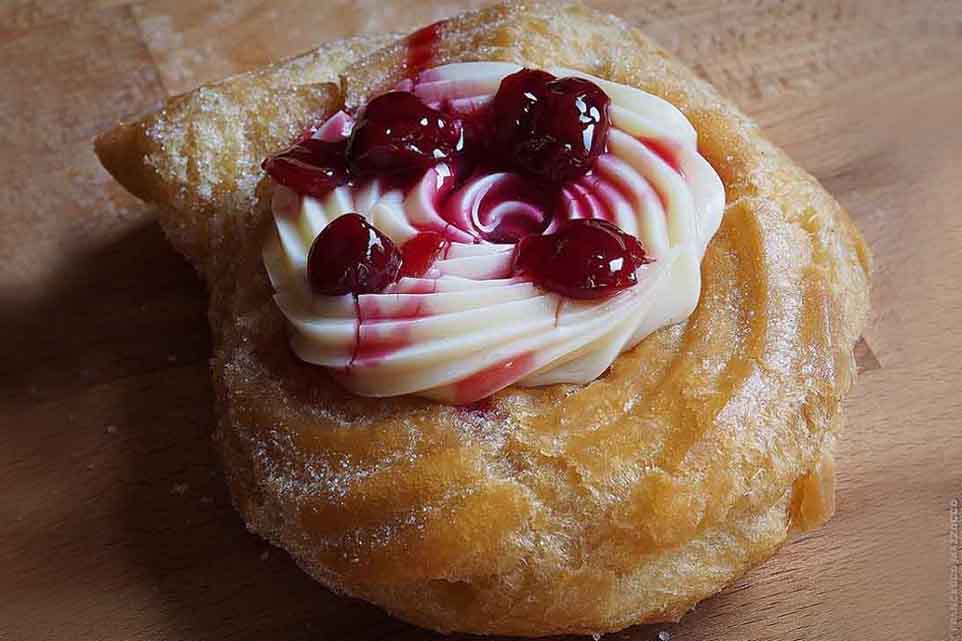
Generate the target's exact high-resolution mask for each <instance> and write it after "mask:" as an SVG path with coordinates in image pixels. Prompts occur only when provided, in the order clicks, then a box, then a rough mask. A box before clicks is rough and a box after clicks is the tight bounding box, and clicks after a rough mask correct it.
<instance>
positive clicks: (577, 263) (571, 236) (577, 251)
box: [513, 219, 652, 299]
mask: <svg viewBox="0 0 962 641" xmlns="http://www.w3.org/2000/svg"><path fill="white" fill-rule="evenodd" d="M651 260H652V259H650V258H649V257H648V256H647V255H646V254H645V250H644V248H643V247H642V246H641V243H640V242H638V239H637V238H635V237H634V236H632V235H630V234H627V233H625V232H624V231H622V230H621V229H620V228H619V227H618V226H617V225H614V224H612V223H610V222H608V221H605V220H598V219H578V220H572V221H569V222H568V223H566V224H565V225H564V226H562V227H561V229H560V230H559V231H558V232H556V233H554V234H547V235H544V236H528V237H527V238H525V239H523V240H522V241H521V242H520V243H518V246H517V248H516V249H515V255H514V269H513V271H514V273H515V274H521V275H524V276H527V277H529V278H531V280H532V281H533V282H534V283H535V284H537V285H539V286H540V287H543V288H544V289H547V290H549V291H553V292H557V293H559V294H561V295H563V296H567V297H569V298H577V299H593V298H604V297H606V296H611V295H612V294H615V293H617V292H619V291H621V290H623V289H626V288H628V287H631V286H633V285H635V284H636V283H637V282H638V278H637V276H636V274H635V270H637V269H638V268H639V267H641V266H642V265H645V264H647V263H650V262H651Z"/></svg>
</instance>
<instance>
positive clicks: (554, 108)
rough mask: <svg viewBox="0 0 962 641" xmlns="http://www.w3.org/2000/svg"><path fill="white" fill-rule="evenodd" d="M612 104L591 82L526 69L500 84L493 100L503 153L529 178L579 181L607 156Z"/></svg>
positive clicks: (498, 137)
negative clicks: (605, 153)
mask: <svg viewBox="0 0 962 641" xmlns="http://www.w3.org/2000/svg"><path fill="white" fill-rule="evenodd" d="M610 102H611V99H610V98H609V97H608V94H606V93H605V92H604V91H603V90H602V89H601V88H600V87H598V85H596V84H594V83H593V82H591V81H590V80H585V79H583V78H575V77H570V78H555V77H554V76H552V75H551V74H549V73H547V72H544V71H537V70H532V69H522V70H521V71H518V72H516V73H513V74H511V75H510V76H507V77H506V78H505V79H504V80H502V81H501V86H500V87H499V89H498V93H497V94H496V95H495V98H494V103H493V110H494V119H495V122H496V131H497V132H498V134H497V144H498V147H499V148H500V149H499V151H500V153H501V154H502V156H503V157H504V158H506V159H509V160H510V162H511V163H512V164H513V165H515V166H516V167H517V168H518V169H521V170H522V171H524V172H526V173H528V174H530V175H533V176H538V177H540V178H543V179H546V180H548V181H550V182H553V183H563V182H567V181H571V180H575V179H576V178H579V177H581V176H583V175H585V174H586V173H588V171H589V170H590V169H591V166H592V164H593V163H594V161H595V159H596V158H597V157H598V156H600V155H601V154H602V153H603V152H604V150H605V141H606V140H607V138H608V129H609V128H610V126H611V125H610V121H609V118H608V105H609V104H610Z"/></svg>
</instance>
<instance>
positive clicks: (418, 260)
mask: <svg viewBox="0 0 962 641" xmlns="http://www.w3.org/2000/svg"><path fill="white" fill-rule="evenodd" d="M450 246H451V243H450V242H448V240H446V239H445V238H444V236H442V235H441V234H439V233H437V232H436V231H422V232H421V233H419V234H418V235H417V236H415V237H414V238H412V239H411V240H409V241H407V242H406V243H404V244H403V245H401V257H402V259H403V260H402V263H401V276H411V277H414V278H418V277H420V276H423V275H424V274H425V273H426V272H427V271H428V270H429V269H430V268H431V265H433V264H434V261H436V260H437V259H438V258H439V257H440V256H441V254H442V253H443V252H444V251H445V250H446V249H447V248H448V247H450Z"/></svg>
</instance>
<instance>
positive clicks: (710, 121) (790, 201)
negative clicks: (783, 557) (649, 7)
mask: <svg viewBox="0 0 962 641" xmlns="http://www.w3.org/2000/svg"><path fill="white" fill-rule="evenodd" d="M546 105H547V106H546ZM572 110H574V111H572ZM565 113H569V116H564V115H563V114H565ZM559 114H561V115H559ZM570 114H575V117H570ZM405 118H406V120H405ZM572 123H575V125H572ZM97 153H98V154H99V156H100V158H101V160H102V162H103V164H104V166H105V167H106V168H107V169H108V170H109V171H110V172H111V173H112V174H113V175H114V176H115V177H116V178H117V179H118V180H119V181H120V182H121V183H122V184H123V185H124V186H125V187H126V188H127V189H129V190H130V191H131V192H132V193H134V194H136V195H137V196H139V197H141V198H143V199H144V200H146V201H149V202H153V203H156V204H157V205H158V206H159V208H160V212H161V213H160V221H161V224H162V226H163V227H164V230H165V231H166V233H167V235H168V236H169V238H170V240H171V242H172V243H173V244H174V246H175V247H176V248H177V249H178V250H179V251H181V252H182V253H183V254H184V255H185V256H186V257H187V258H188V259H189V260H190V261H191V262H192V263H193V264H194V265H195V266H196V267H197V268H198V270H199V271H200V272H201V273H202V274H203V276H204V278H205V280H206V282H207V285H208V288H209V290H210V295H211V305H210V323H211V328H212V333H213V337H214V342H215V354H214V357H213V375H214V383H215V390H216V394H217V398H216V406H217V415H218V421H219V423H218V428H217V431H216V440H217V443H218V444H219V448H220V451H221V453H222V456H223V463H224V468H225V471H226V475H227V478H228V482H229V485H230V489H231V493H232V496H233V498H234V501H235V504H236V506H237V508H238V510H239V511H240V512H241V514H242V515H243V517H244V519H245V521H246V522H247V524H248V527H249V528H250V529H251V530H253V531H255V532H257V533H259V534H261V535H262V536H264V537H266V538H267V539H269V540H270V541H272V542H273V543H275V544H276V545H278V546H280V547H282V548H284V549H285V550H287V551H288V552H289V553H290V554H291V555H292V556H293V557H294V558H295V559H296V560H297V562H298V563H299V564H300V565H301V566H302V567H303V568H304V569H305V570H306V571H307V572H309V573H310V574H311V575H312V576H314V577H315V578H316V579H317V580H319V581H320V582H321V583H323V584H324V585H326V586H328V587H329V588H331V589H332V590H335V591H337V592H342V593H345V594H349V595H352V596H355V597H359V598H362V599H366V600H368V601H370V602H372V603H375V604H377V605H379V606H382V607H384V608H385V609H387V610H388V611H390V612H392V613H393V614H395V615H397V616H399V617H401V618H403V619H406V620H409V621H412V622H414V623H416V624H419V625H423V626H426V627H429V628H433V629H437V630H440V631H463V632H472V633H498V634H513V635H527V636H539V635H547V634H558V633H602V632H608V631H614V630H618V629H621V628H624V627H626V626H629V625H633V624H637V623H642V622H657V621H673V620H677V619H678V618H679V617H681V616H682V615H683V614H684V613H685V612H687V611H688V610H689V609H690V608H692V607H693V606H694V604H695V603H697V602H698V601H700V600H702V599H704V598H706V597H708V596H710V595H712V594H714V593H716V592H718V591H719V590H721V589H722V588H723V587H724V586H725V585H727V584H728V583H730V582H732V581H733V580H735V579H736V578H738V577H739V576H740V575H742V574H743V573H744V572H745V571H746V570H747V569H748V568H750V567H752V566H753V565H756V564H758V563H760V562H762V561H764V560H765V559H767V558H768V557H770V556H771V555H772V554H773V553H774V552H775V551H776V549H777V548H778V547H779V546H780V545H781V544H782V543H783V542H784V541H785V540H786V538H787V537H788V536H789V535H790V533H791V532H792V531H795V530H807V529H810V528H813V527H816V526H818V525H820V524H821V523H823V522H824V521H825V520H826V519H827V518H829V517H830V516H831V514H832V512H833V509H834V461H833V450H834V443H835V439H836V437H837V435H838V433H839V430H840V429H841V426H842V414H841V401H842V397H843V396H844V394H845V393H846V392H847V390H848V389H849V388H850V386H851V384H852V381H853V379H854V376H855V366H854V359H853V354H852V348H853V345H854V343H855V341H856V339H857V338H858V336H859V332H860V330H861V327H862V325H863V323H864V320H865V317H866V314H867V311H868V274H869V266H870V254H869V251H868V249H867V248H866V246H865V244H864V242H863V240H862V238H861V236H860V235H859V233H858V231H857V230H856V229H855V228H854V226H853V225H852V223H851V221H850V220H849V218H848V216H847V215H846V213H845V212H844V211H843V210H842V208H841V207H840V206H839V205H838V203H837V202H835V200H833V199H832V197H831V196H829V195H828V194H827V193H826V192H825V191H824V189H823V188H822V187H821V186H820V185H819V184H818V183H817V182H816V181H815V179H814V178H812V177H811V176H809V175H808V174H807V173H805V172H804V171H803V170H802V169H800V168H799V167H798V166H797V165H795V164H794V163H792V162H791V161H790V160H789V159H788V158H787V156H786V155H785V154H784V153H783V152H782V151H780V150H779V149H778V148H776V147H774V146H773V145H772V144H770V143H769V142H767V141H766V140H765V139H763V138H762V137H761V135H760V133H759V131H758V128H757V126H756V125H755V124H754V123H752V122H751V121H750V120H749V119H748V118H747V117H745V116H744V115H743V114H741V113H740V112H739V111H738V110H737V109H736V108H735V107H733V106H732V105H730V104H729V103H727V102H726V101H725V100H723V99H722V98H721V97H720V96H719V95H718V93H717V92H716V91H715V90H714V89H713V88H712V87H710V86H709V85H708V84H707V83H705V82H704V81H703V80H701V79H699V78H698V77H697V76H695V75H694V74H693V73H692V72H691V71H690V70H688V69H687V68H686V67H685V66H683V65H682V64H680V63H679V62H677V61H676V60H675V59H673V58H672V57H671V56H670V55H669V54H667V53H666V52H665V51H663V50H662V49H660V48H658V47H657V46H656V45H655V44H653V43H652V42H651V41H650V40H649V39H648V38H647V37H645V36H644V35H642V34H641V33H640V32H639V31H638V30H636V29H635V28H633V27H631V26H629V25H627V24H625V23H623V22H622V21H620V20H619V19H618V18H615V17H613V16H609V15H605V14H601V13H598V12H597V11H594V10H591V9H589V8H586V7H585V6H583V5H581V4H579V3H565V4H557V3H549V2H544V3H541V2H512V3H507V4H501V5H497V6H493V7H490V8H487V9H484V10H482V11H479V12H475V13H469V14H464V15H461V16H458V17H455V18H452V19H450V20H447V21H444V22H441V23H437V24H435V25H431V26H430V27H427V28H425V29H422V30H420V31H418V32H416V33H414V34H412V35H410V36H407V37H404V38H397V37H394V36H383V37H380V36H378V37H374V36H372V37H362V38H357V39H350V40H345V41H340V42H336V43H331V44H328V45H325V46H323V47H322V48H320V49H319V50H317V51H314V52H311V53H309V54H306V55H305V56H302V57H299V58H295V59H291V60H288V61H286V62H282V63H279V64H277V65H274V66H271V67H268V68H265V69H263V70H260V71H256V72H253V73H250V74H245V75H242V76H237V77H234V78H230V79H228V80H225V81H223V82H221V83H216V84H213V85H209V86H206V87H202V88H200V89H198V90H196V91H194V92H193V93H190V94H187V95H185V96H180V97H177V98H173V99H171V100H170V101H168V103H167V104H166V105H165V106H164V108H163V109H161V110H159V111H157V112H154V113H152V114H149V115H147V116H145V117H143V118H142V119H140V120H138V121H136V122H133V123H130V124H125V125H120V126H118V127H117V128H115V129H113V130H112V131H109V132H107V133H105V134H103V135H102V136H101V137H100V138H99V139H98V140H97ZM265 159H267V161H266V162H264V165H263V166H264V168H266V170H267V173H269V174H270V176H267V175H266V173H265V171H264V170H263V169H262V168H261V164H262V161H264V160H265ZM354 212H356V213H357V214H359V215H354Z"/></svg>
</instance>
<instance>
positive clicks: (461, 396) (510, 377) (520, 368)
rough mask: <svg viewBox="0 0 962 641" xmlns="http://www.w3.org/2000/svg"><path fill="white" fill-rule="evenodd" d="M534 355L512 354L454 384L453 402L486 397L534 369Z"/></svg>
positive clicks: (472, 401)
mask: <svg viewBox="0 0 962 641" xmlns="http://www.w3.org/2000/svg"><path fill="white" fill-rule="evenodd" d="M534 365H535V361H534V355H533V354H532V353H531V352H525V353H523V354H518V355H517V356H512V357H511V358H508V359H506V360H503V361H501V362H500V363H496V364H494V365H492V366H490V367H488V368H486V369H483V370H481V371H480V372H477V373H476V374H472V375H471V376H468V377H467V378H465V379H462V380H460V381H458V382H457V383H455V384H454V404H455V405H468V404H470V403H475V402H477V401H480V400H481V399H483V398H487V397H489V396H491V395H492V394H494V393H495V392H497V391H498V390H501V389H504V388H505V387H507V386H508V385H510V384H511V383H514V382H515V381H517V380H518V379H520V378H522V377H523V376H524V375H525V374H527V373H528V372H530V371H532V370H533V369H534Z"/></svg>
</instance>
